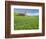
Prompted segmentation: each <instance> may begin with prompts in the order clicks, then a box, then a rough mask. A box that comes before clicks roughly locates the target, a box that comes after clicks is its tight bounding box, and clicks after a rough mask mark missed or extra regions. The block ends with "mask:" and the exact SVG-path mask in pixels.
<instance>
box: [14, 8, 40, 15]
mask: <svg viewBox="0 0 46 39" xmlns="http://www.w3.org/2000/svg"><path fill="white" fill-rule="evenodd" d="M14 12H16V13H25V12H26V13H29V14H32V15H35V14H38V13H39V9H20V8H14Z"/></svg>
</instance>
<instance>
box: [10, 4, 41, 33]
mask: <svg viewBox="0 0 46 39" xmlns="http://www.w3.org/2000/svg"><path fill="white" fill-rule="evenodd" d="M14 8H24V9H39V29H37V30H15V31H14ZM26 33H42V7H39V6H19V5H11V34H26Z"/></svg>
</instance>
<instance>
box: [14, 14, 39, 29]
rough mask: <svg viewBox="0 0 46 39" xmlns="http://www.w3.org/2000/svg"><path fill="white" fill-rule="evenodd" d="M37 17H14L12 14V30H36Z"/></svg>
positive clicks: (37, 25)
mask: <svg viewBox="0 0 46 39" xmlns="http://www.w3.org/2000/svg"><path fill="white" fill-rule="evenodd" d="M38 27H39V16H16V14H14V30H30V29H38Z"/></svg>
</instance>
